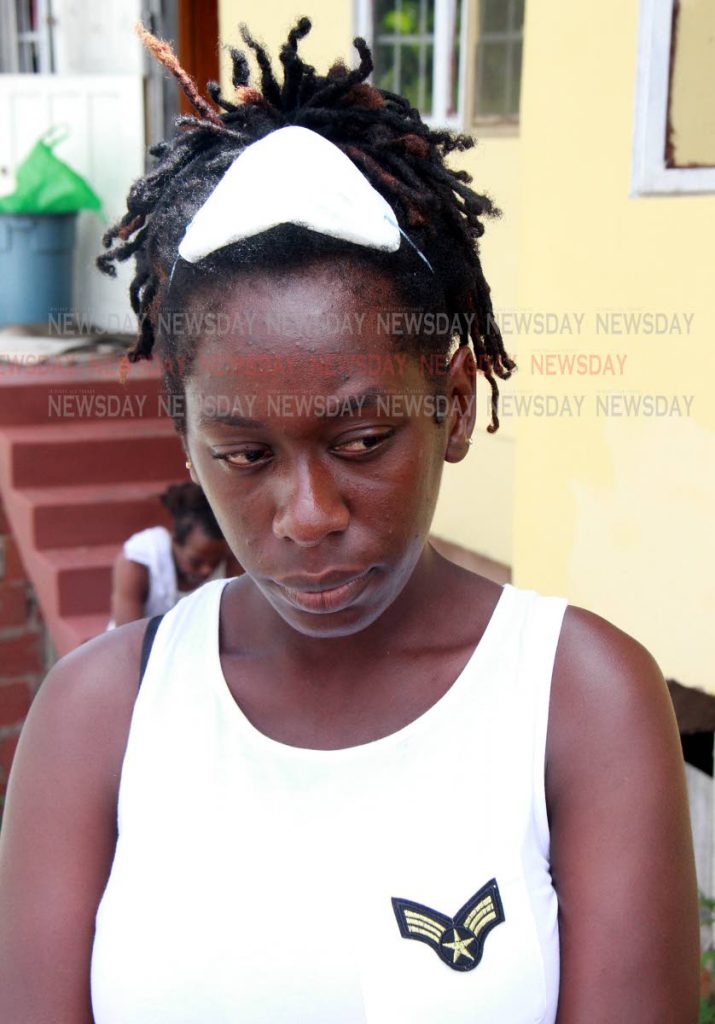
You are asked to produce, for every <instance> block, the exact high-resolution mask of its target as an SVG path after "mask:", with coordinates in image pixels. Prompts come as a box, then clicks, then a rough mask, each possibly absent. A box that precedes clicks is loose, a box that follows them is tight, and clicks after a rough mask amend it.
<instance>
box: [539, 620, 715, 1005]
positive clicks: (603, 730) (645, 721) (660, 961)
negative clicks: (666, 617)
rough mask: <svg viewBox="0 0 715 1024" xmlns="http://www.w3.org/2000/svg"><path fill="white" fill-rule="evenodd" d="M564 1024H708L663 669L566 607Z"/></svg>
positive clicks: (557, 744) (552, 741) (556, 706)
mask: <svg viewBox="0 0 715 1024" xmlns="http://www.w3.org/2000/svg"><path fill="white" fill-rule="evenodd" d="M547 799H548V804H549V817H550V823H551V843H552V848H551V863H552V873H553V880H554V887H555V889H556V891H557V894H558V899H559V929H560V939H561V988H560V998H559V1012H558V1017H557V1024H621V1022H623V1024H697V1020H698V978H699V921H698V904H697V885H696V878H695V863H694V857H693V849H692V838H691V831H690V821H689V815H688V804H687V794H686V786H685V773H684V768H683V758H682V752H681V747H680V741H679V738H678V731H677V726H676V722H675V715H674V713H673V709H672V705H671V701H670V697H669V695H668V691H667V688H666V686H665V682H664V680H663V676H662V674H661V672H660V669H659V668H658V665H657V664H656V662H655V661H654V659H653V657H652V656H651V655H650V654H649V653H648V651H646V650H645V648H643V647H642V646H641V645H640V644H638V643H637V642H636V641H635V640H634V639H633V638H631V637H629V636H627V635H626V634H625V633H622V632H621V631H620V630H618V629H616V628H615V627H614V626H612V625H610V624H609V623H608V622H606V621H605V620H603V619H601V618H599V617H598V616H596V615H592V614H591V613H589V612H586V611H584V610H583V609H580V608H571V607H570V608H568V609H567V611H566V616H565V619H564V628H563V631H562V635H561V639H560V642H559V647H558V650H557V655H556V664H555V667H554V681H553V691H552V700H551V710H550V717H549V740H548V752H547Z"/></svg>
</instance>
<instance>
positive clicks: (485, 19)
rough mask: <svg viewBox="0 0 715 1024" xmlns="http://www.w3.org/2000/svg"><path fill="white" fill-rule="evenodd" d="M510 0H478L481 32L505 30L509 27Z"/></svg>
mask: <svg viewBox="0 0 715 1024" xmlns="http://www.w3.org/2000/svg"><path fill="white" fill-rule="evenodd" d="M509 3H510V0H479V20H480V27H481V31H482V32H506V31H507V30H508V28H509Z"/></svg>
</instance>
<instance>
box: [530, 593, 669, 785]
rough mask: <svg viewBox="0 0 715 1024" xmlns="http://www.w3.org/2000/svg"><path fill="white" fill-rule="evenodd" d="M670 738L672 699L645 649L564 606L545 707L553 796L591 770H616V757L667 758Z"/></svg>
mask: <svg viewBox="0 0 715 1024" xmlns="http://www.w3.org/2000/svg"><path fill="white" fill-rule="evenodd" d="M677 740H678V733H677V726H676V723H675V714H674V711H673V707H672V702H671V700H670V696H669V693H668V688H667V685H666V683H665V679H664V677H663V673H662V672H661V670H660V667H659V665H658V663H657V661H656V659H655V657H654V656H653V654H652V653H651V652H650V651H649V650H648V649H647V648H646V647H645V646H644V645H643V644H642V643H640V642H639V641H638V640H636V639H635V638H634V637H633V636H630V635H629V634H628V633H626V632H625V631H624V630H622V629H619V627H618V626H616V625H614V624H613V623H612V622H609V621H608V620H607V619H605V618H603V617H602V616H600V615H597V614H596V613H594V612H592V611H589V610H587V609H585V608H581V607H578V606H575V605H570V604H569V605H567V606H566V609H565V612H564V617H563V623H562V627H561V634H560V637H559V642H558V646H557V649H556V656H555V659H554V668H553V679H552V687H551V704H550V711H549V728H548V742H547V764H548V765H550V766H551V768H552V771H551V791H552V796H553V797H554V799H555V798H556V796H557V794H558V793H561V792H562V791H566V790H569V791H570V790H575V789H577V788H578V787H579V786H582V785H584V783H586V782H587V781H588V779H589V778H590V776H591V773H592V772H593V771H594V770H603V769H604V768H605V769H606V770H608V771H611V770H613V771H614V772H615V775H616V776H617V775H618V772H619V768H618V767H617V766H618V764H619V762H620V764H621V765H622V766H623V765H625V763H626V761H625V760H624V758H627V759H628V760H630V759H633V758H635V759H640V760H641V762H642V763H643V764H644V765H646V764H648V763H652V762H653V761H654V760H655V761H657V759H658V756H659V755H658V751H659V750H660V752H661V754H663V755H664V756H667V755H668V753H669V752H670V753H672V750H673V748H674V746H677ZM596 766H599V768H598V769H596ZM614 778H615V776H614Z"/></svg>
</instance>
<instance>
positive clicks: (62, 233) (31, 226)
mask: <svg viewBox="0 0 715 1024" xmlns="http://www.w3.org/2000/svg"><path fill="white" fill-rule="evenodd" d="M76 224H77V214H76V213H0V326H1V325H6V324H46V323H47V321H48V318H49V316H50V313H58V312H63V311H64V312H67V311H70V310H71V309H72V264H73V260H74V243H75V232H76Z"/></svg>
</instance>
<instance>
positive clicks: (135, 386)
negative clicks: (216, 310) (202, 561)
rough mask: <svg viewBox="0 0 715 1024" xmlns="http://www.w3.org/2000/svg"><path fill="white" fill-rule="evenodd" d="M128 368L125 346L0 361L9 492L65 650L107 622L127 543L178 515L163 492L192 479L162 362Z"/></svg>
mask: <svg viewBox="0 0 715 1024" xmlns="http://www.w3.org/2000/svg"><path fill="white" fill-rule="evenodd" d="M123 377H124V374H123V373H120V363H119V358H118V356H112V357H102V358H96V359H94V360H92V361H89V362H78V363H76V364H75V365H72V366H68V365H63V366H56V365H55V366H53V365H51V364H39V365H34V366H22V367H17V366H14V365H13V366H7V365H2V364H0V495H1V496H2V501H3V504H4V506H5V511H6V515H7V519H8V522H9V525H10V529H11V531H12V535H13V537H14V541H15V543H16V545H17V548H18V552H19V557H20V559H21V561H22V563H23V564H24V567H25V571H26V574H27V577H28V579H30V580H31V582H32V584H33V587H34V590H35V594H36V595H37V600H38V603H39V606H40V609H41V612H42V616H43V619H44V622H45V625H46V627H47V629H48V631H49V634H50V637H51V639H52V643H53V645H54V647H55V650H56V651H57V654H58V655H60V656H61V655H63V654H65V653H67V652H68V651H70V650H72V648H74V647H76V646H77V645H78V644H80V643H83V642H84V641H85V640H87V639H89V638H90V637H92V636H95V635H96V634H97V633H100V632H101V631H102V630H103V629H104V628H105V625H106V623H107V619H108V617H109V597H110V580H111V566H112V561H113V560H114V557H115V555H116V554H117V552H118V551H119V549H120V547H121V544H122V542H123V541H124V540H125V539H126V538H127V537H128V536H129V535H130V534H131V533H134V532H135V531H136V530H140V529H142V528H144V527H146V526H152V525H155V524H156V523H159V522H164V523H167V524H168V520H167V518H166V516H165V514H164V513H163V509H162V508H161V506H160V504H159V502H158V501H157V496H158V495H159V494H160V493H161V492H162V491H163V490H164V489H165V487H166V486H167V485H168V484H169V483H171V482H172V481H175V480H181V479H185V478H186V470H185V467H184V455H183V452H182V449H181V445H180V443H179V440H178V438H177V436H176V434H175V431H174V427H173V423H172V421H171V420H170V419H169V418H168V417H167V416H166V415H162V413H163V411H164V410H163V407H162V403H161V400H160V382H159V369H158V366H156V365H154V364H152V363H140V364H136V365H133V366H131V367H129V369H128V373H127V375H126V378H125V379H124V380H122V378H123Z"/></svg>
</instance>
